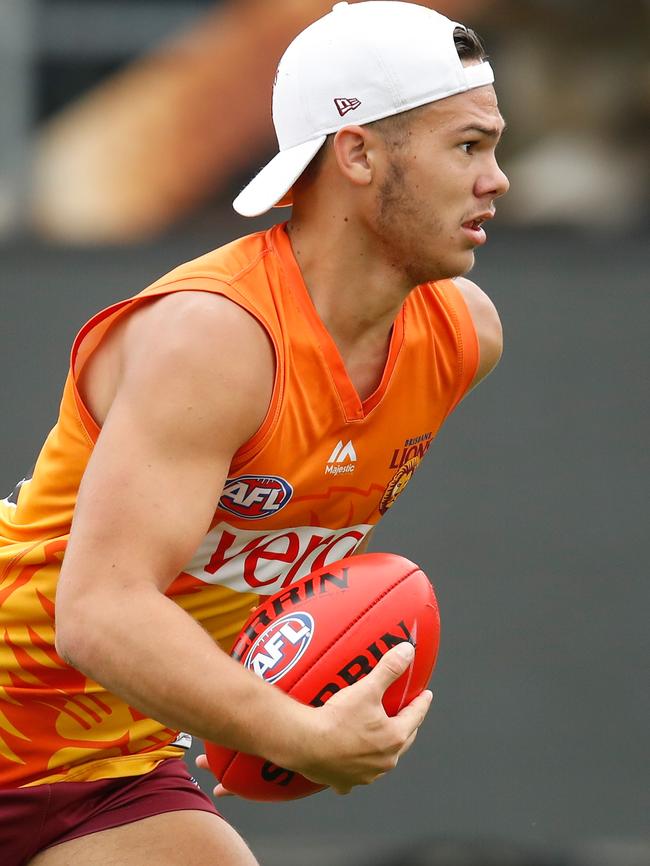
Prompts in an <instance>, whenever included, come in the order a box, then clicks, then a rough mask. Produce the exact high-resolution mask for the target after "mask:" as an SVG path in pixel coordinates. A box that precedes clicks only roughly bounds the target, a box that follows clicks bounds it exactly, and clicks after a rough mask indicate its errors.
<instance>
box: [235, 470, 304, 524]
mask: <svg viewBox="0 0 650 866" xmlns="http://www.w3.org/2000/svg"><path fill="white" fill-rule="evenodd" d="M292 496H293V487H292V486H291V485H290V484H289V482H288V481H285V480H284V478H280V477H279V476H277V475H239V476H237V477H236V478H228V480H227V481H226V483H225V485H224V488H223V493H222V494H221V499H220V500H219V507H220V508H224V509H225V510H226V511H229V512H230V513H231V514H235V515H236V516H237V517H243V518H244V520H259V519H260V518H262V517H271V515H273V514H277V513H278V511H280V509H282V508H284V506H285V505H286V504H287V503H288V502H289V500H290V499H291V497H292Z"/></svg>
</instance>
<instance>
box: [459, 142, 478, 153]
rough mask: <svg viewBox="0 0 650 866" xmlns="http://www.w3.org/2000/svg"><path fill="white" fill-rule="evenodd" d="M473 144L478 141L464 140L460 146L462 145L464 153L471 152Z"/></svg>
mask: <svg viewBox="0 0 650 866" xmlns="http://www.w3.org/2000/svg"><path fill="white" fill-rule="evenodd" d="M475 144H478V142H476V141H465V142H463V144H461V147H462V149H463V150H464V151H465V153H471V152H472V148H473V147H474V145H475Z"/></svg>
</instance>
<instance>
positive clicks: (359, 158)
mask: <svg viewBox="0 0 650 866" xmlns="http://www.w3.org/2000/svg"><path fill="white" fill-rule="evenodd" d="M374 138H375V136H373V135H372V133H371V131H370V130H368V129H367V128H365V127H363V126H344V127H343V129H339V131H338V132H337V133H336V135H335V136H334V141H333V142H332V148H333V150H334V157H335V159H336V162H337V165H338V167H339V171H340V172H341V174H342V175H343V176H344V177H345V178H347V180H348V181H349V182H350V183H352V184H354V185H355V186H368V184H369V183H370V182H371V181H372V178H373V174H374V159H375V154H374V148H375V141H374Z"/></svg>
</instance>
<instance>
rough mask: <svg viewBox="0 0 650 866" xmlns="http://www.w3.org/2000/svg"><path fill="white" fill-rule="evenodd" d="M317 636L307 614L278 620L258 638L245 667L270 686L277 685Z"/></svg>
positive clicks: (296, 614) (296, 613) (299, 612)
mask: <svg viewBox="0 0 650 866" xmlns="http://www.w3.org/2000/svg"><path fill="white" fill-rule="evenodd" d="M313 636H314V620H313V617H312V616H310V614H308V613H305V611H296V612H295V613H288V614H285V615H284V616H281V617H280V618H279V619H276V620H275V622H274V623H272V624H271V625H270V626H269V627H268V628H267V629H266V630H265V631H263V632H262V634H261V635H260V636H259V637H258V638H257V640H256V641H255V643H254V644H253V646H252V647H251V648H250V651H249V653H248V655H247V656H246V658H245V659H244V665H245V667H247V668H248V669H249V670H251V671H253V673H255V674H257V676H258V677H261V678H262V679H263V680H266V682H267V683H277V681H278V680H281V679H282V677H283V676H284V675H285V674H286V673H288V672H289V671H290V670H291V668H292V667H293V666H294V665H295V664H296V663H297V661H298V659H299V658H300V657H301V656H302V655H303V653H304V652H305V650H306V649H307V647H308V646H309V644H310V643H311V639H312V637H313Z"/></svg>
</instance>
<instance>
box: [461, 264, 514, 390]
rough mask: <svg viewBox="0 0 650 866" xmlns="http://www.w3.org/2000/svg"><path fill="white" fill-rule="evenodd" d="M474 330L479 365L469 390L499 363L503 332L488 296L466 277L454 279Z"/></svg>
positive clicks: (495, 310)
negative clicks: (477, 343)
mask: <svg viewBox="0 0 650 866" xmlns="http://www.w3.org/2000/svg"><path fill="white" fill-rule="evenodd" d="M454 284H455V285H456V286H457V288H458V289H459V290H460V292H461V294H462V295H463V298H464V299H465V303H466V304H467V309H468V310H469V313H470V316H471V317H472V321H473V323H474V327H475V329H476V335H477V337H478V342H479V364H478V369H477V371H476V375H475V376H474V379H473V380H472V383H471V385H470V389H471V388H473V387H475V386H476V385H478V383H479V382H480V381H481V380H482V379H484V378H485V377H486V376H487V375H488V373H490V372H491V371H492V370H493V369H494V368H495V367H496V365H497V364H498V363H499V359H500V358H501V353H502V352H503V330H502V327H501V319H500V318H499V314H498V312H497V309H496V307H495V306H494V304H493V303H492V301H491V300H490V298H489V297H488V295H487V294H486V293H485V292H484V291H483V290H482V289H481V288H480V287H479V286H477V285H476V283H474V282H472V280H468V279H467V277H455V278H454Z"/></svg>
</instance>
